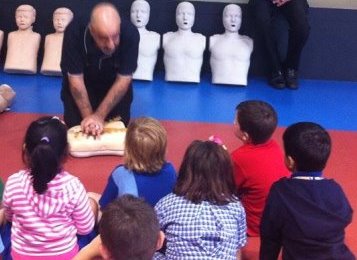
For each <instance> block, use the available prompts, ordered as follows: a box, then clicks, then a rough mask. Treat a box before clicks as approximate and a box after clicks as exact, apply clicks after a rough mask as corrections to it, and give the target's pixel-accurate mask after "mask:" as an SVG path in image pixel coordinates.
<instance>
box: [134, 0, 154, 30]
mask: <svg viewBox="0 0 357 260" xmlns="http://www.w3.org/2000/svg"><path fill="white" fill-rule="evenodd" d="M149 18H150V5H149V3H148V2H146V1H145V0H135V1H134V2H133V3H132V5H131V10H130V19H131V22H132V23H133V24H134V25H135V26H136V27H138V28H145V26H146V25H147V24H148V22H149Z"/></svg>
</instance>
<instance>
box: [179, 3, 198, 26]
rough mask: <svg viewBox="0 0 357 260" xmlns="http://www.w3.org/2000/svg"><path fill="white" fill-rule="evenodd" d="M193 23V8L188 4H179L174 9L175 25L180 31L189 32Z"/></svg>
mask: <svg viewBox="0 0 357 260" xmlns="http://www.w3.org/2000/svg"><path fill="white" fill-rule="evenodd" d="M194 22H195V7H194V6H193V4H191V3H189V2H181V3H180V4H178V6H177V8H176V24H177V26H178V28H179V29H181V30H191V28H192V26H193V24H194Z"/></svg>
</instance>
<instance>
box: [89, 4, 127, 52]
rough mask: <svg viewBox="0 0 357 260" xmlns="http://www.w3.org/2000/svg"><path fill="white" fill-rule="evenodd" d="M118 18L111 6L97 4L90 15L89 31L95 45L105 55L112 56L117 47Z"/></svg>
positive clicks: (118, 39)
mask: <svg viewBox="0 0 357 260" xmlns="http://www.w3.org/2000/svg"><path fill="white" fill-rule="evenodd" d="M120 23H121V20H120V16H119V12H118V10H117V9H116V7H115V6H114V5H113V4H110V3H107V2H103V3H99V4H97V5H96V6H95V7H94V8H93V11H92V13H91V17H90V22H89V31H90V34H91V35H92V37H93V39H94V41H95V44H96V45H97V47H98V49H100V50H101V51H102V52H103V53H104V54H106V55H112V54H113V53H114V52H115V50H116V48H117V47H118V46H119V41H120Z"/></svg>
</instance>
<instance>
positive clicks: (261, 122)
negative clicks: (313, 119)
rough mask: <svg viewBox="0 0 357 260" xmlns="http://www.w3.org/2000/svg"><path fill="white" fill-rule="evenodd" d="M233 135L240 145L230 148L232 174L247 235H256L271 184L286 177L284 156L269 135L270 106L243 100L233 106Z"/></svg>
mask: <svg viewBox="0 0 357 260" xmlns="http://www.w3.org/2000/svg"><path fill="white" fill-rule="evenodd" d="M236 110H237V113H236V120H235V134H236V136H237V137H238V138H239V139H240V140H241V141H242V142H243V145H242V146H241V147H239V148H238V149H236V150H235V151H233V153H232V155H231V156H232V160H233V164H234V176H235V182H236V185H237V189H238V192H239V194H240V195H239V197H240V199H241V201H242V203H243V206H244V209H245V211H246V214H247V227H248V235H249V236H259V233H260V232H259V225H260V220H261V217H262V214H263V209H264V206H265V201H266V198H267V196H268V193H269V190H270V187H271V185H272V184H273V183H274V182H275V181H277V180H279V179H280V178H282V177H285V176H288V173H289V172H288V170H287V169H286V167H285V164H284V156H283V152H282V150H281V148H280V147H279V145H278V144H277V143H276V142H275V141H274V140H272V139H270V138H271V136H272V134H273V132H274V131H275V129H276V125H277V115H276V112H275V111H274V109H273V107H272V106H271V105H269V104H268V103H266V102H263V101H256V100H251V101H244V102H242V103H240V104H239V105H238V106H237V108H236Z"/></svg>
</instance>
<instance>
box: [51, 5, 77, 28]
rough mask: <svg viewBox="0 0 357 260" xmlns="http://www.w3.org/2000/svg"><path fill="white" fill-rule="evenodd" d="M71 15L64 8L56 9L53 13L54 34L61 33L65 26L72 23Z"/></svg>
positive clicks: (70, 12)
mask: <svg viewBox="0 0 357 260" xmlns="http://www.w3.org/2000/svg"><path fill="white" fill-rule="evenodd" d="M72 19H73V13H72V11H71V10H69V9H68V8H65V7H60V8H57V9H56V10H55V11H54V12H53V27H54V28H55V30H56V32H58V33H63V32H64V30H65V29H66V27H67V25H68V24H69V23H70V22H71V21H72Z"/></svg>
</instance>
